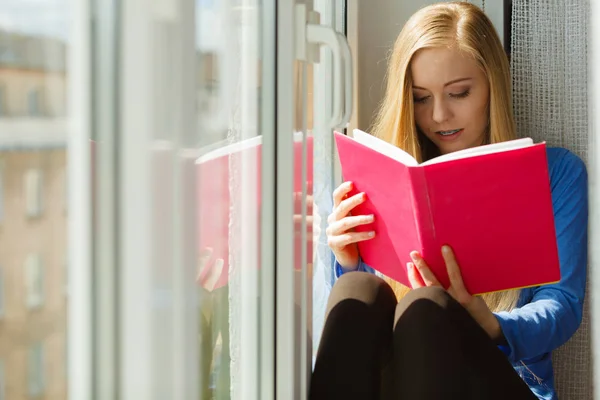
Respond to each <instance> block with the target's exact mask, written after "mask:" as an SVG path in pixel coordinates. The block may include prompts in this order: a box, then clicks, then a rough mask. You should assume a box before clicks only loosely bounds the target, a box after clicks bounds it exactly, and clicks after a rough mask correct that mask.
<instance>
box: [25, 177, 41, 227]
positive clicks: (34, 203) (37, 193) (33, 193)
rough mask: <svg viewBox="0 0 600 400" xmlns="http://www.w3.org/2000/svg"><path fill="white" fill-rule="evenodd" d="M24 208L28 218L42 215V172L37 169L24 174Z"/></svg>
mask: <svg viewBox="0 0 600 400" xmlns="http://www.w3.org/2000/svg"><path fill="white" fill-rule="evenodd" d="M25 207H26V210H25V212H26V214H27V216H28V217H30V218H35V217H39V216H41V215H42V171H40V170H39V169H30V170H28V171H27V172H26V173H25Z"/></svg>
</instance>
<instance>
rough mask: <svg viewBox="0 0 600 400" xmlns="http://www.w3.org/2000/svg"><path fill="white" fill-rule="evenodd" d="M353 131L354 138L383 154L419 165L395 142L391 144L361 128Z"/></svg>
mask: <svg viewBox="0 0 600 400" xmlns="http://www.w3.org/2000/svg"><path fill="white" fill-rule="evenodd" d="M352 133H353V136H354V140H356V141H357V142H359V143H361V144H364V145H365V146H367V147H370V148H372V149H373V150H375V151H377V152H379V153H381V154H383V155H386V156H388V157H390V158H393V159H394V160H397V161H400V162H401V163H402V164H404V165H406V166H409V167H416V166H418V165H419V163H417V160H415V159H414V157H413V156H411V155H410V154H408V153H407V152H405V151H404V150H402V149H401V148H399V147H396V146H394V145H393V144H389V143H388V142H386V141H384V140H381V139H379V138H377V137H375V136H373V135H370V134H368V133H366V132H363V131H361V130H360V129H354V130H353V131H352Z"/></svg>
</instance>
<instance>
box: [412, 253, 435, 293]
mask: <svg viewBox="0 0 600 400" xmlns="http://www.w3.org/2000/svg"><path fill="white" fill-rule="evenodd" d="M410 258H411V259H412V260H413V263H414V264H415V266H416V267H417V270H418V271H419V273H420V274H421V278H423V282H424V283H425V285H426V286H441V285H440V282H439V281H438V280H437V278H436V277H435V275H434V274H433V272H431V269H429V266H428V265H427V263H426V262H425V260H424V259H423V257H421V255H420V254H419V253H418V252H417V251H413V252H411V253H410Z"/></svg>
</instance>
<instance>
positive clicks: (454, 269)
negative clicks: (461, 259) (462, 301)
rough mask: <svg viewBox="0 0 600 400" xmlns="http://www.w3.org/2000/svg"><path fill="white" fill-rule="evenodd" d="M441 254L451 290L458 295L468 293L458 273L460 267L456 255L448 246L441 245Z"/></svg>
mask: <svg viewBox="0 0 600 400" xmlns="http://www.w3.org/2000/svg"><path fill="white" fill-rule="evenodd" d="M442 256H443V257H444V262H445V263H446V270H447V271H448V279H449V280H450V287H451V288H452V291H453V292H454V293H455V294H456V295H457V296H458V295H463V294H468V292H467V289H466V288H465V284H464V282H463V279H462V275H461V273H460V267H459V266H458V263H457V262H456V257H455V256H454V252H453V251H452V248H450V246H442Z"/></svg>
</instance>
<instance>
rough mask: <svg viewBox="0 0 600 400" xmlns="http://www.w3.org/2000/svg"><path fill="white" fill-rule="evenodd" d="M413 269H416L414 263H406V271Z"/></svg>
mask: <svg viewBox="0 0 600 400" xmlns="http://www.w3.org/2000/svg"><path fill="white" fill-rule="evenodd" d="M413 267H414V265H413V263H411V262H407V263H406V269H412V268H413Z"/></svg>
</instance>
